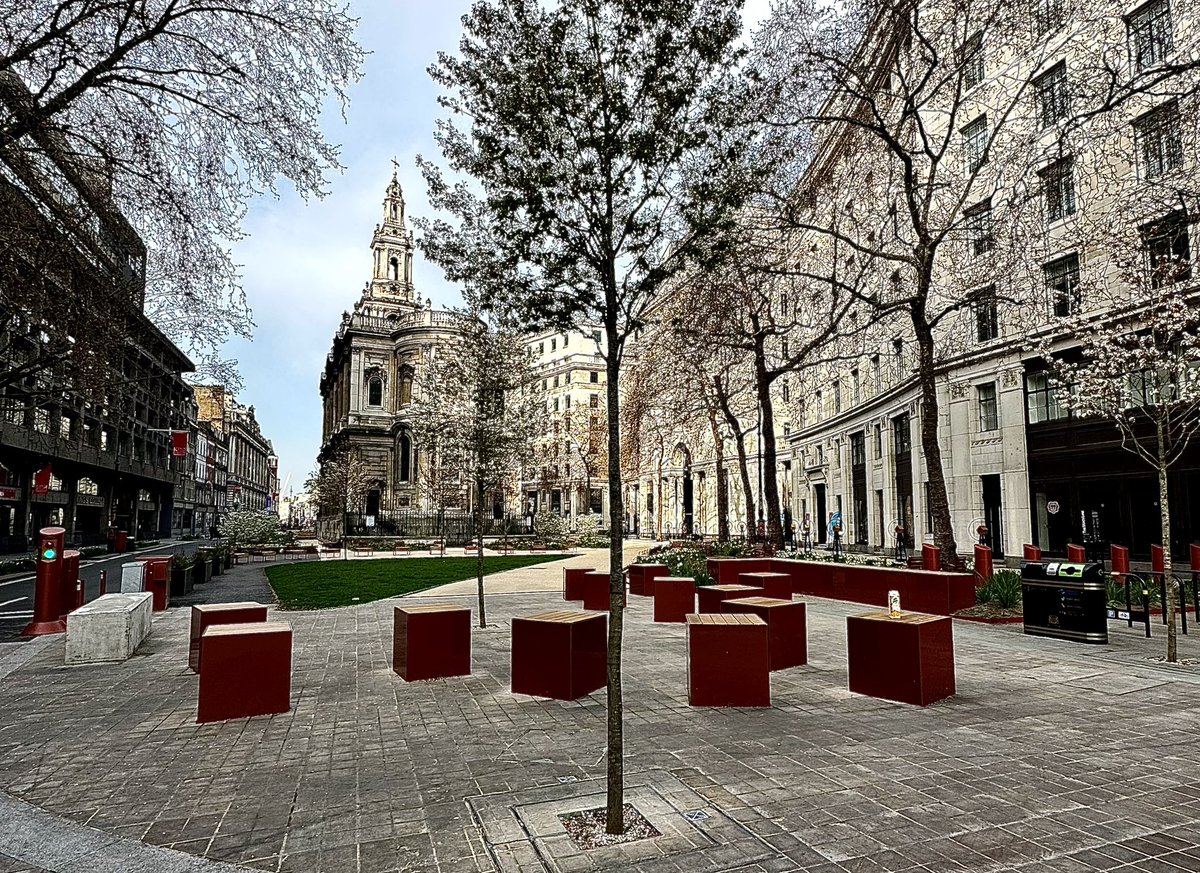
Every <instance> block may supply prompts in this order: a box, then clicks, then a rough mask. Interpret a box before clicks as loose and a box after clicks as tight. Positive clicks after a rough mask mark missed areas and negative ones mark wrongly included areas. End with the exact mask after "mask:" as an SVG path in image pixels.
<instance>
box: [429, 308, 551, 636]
mask: <svg viewBox="0 0 1200 873" xmlns="http://www.w3.org/2000/svg"><path fill="white" fill-rule="evenodd" d="M467 296H468V302H471V297H470V293H469V292H468V295H467ZM532 385H533V376H532V368H531V362H530V355H529V351H528V349H527V347H526V344H525V340H524V338H523V336H522V335H521V334H520V333H519V332H518V331H517V330H516V329H515V328H514V327H513V326H512V325H511V324H505V323H502V322H496V321H493V322H492V323H490V324H489V323H488V322H487V321H485V320H484V313H483V312H482V311H481V310H480V309H479V308H478V307H477V306H472V307H471V308H470V309H469V310H468V311H467V312H464V313H461V314H460V316H459V318H458V330H457V332H456V334H455V335H454V336H453V337H452V338H451V339H449V340H447V341H446V342H445V343H443V344H442V345H441V346H440V347H439V348H437V349H436V350H435V356H434V358H433V359H432V360H431V361H430V362H429V363H428V365H427V366H426V367H424V368H423V369H422V370H421V372H420V373H419V375H418V382H417V386H416V387H417V389H418V390H417V392H416V395H415V396H414V398H413V405H412V410H411V416H412V428H413V434H414V436H415V437H416V439H417V442H418V443H419V444H420V445H421V446H423V447H425V448H426V454H427V455H432V464H430V463H429V462H428V461H427V463H426V465H427V466H433V467H434V468H435V469H437V470H439V471H441V473H442V475H443V476H444V475H445V474H446V473H451V472H456V473H457V474H458V475H459V476H460V477H461V478H460V481H463V482H464V484H467V485H469V486H470V489H471V497H472V504H473V508H474V520H475V536H476V542H477V545H478V549H477V551H476V555H477V562H476V583H477V588H478V595H479V626H480V627H487V614H486V612H485V604H484V597H483V575H484V574H483V534H484V527H485V525H484V520H485V518H486V517H487V513H488V511H489V510H490V508H491V507H490V502H489V498H490V497H492V496H494V495H496V494H497V493H500V494H503V492H504V490H505V487H506V486H507V485H508V484H509V483H510V482H512V481H513V480H515V479H516V478H517V477H518V476H519V475H520V471H521V468H522V465H523V464H524V463H525V462H526V460H527V459H528V457H529V449H530V445H531V444H532V442H533V438H534V435H535V434H536V433H537V430H538V427H539V424H540V417H541V412H542V406H541V403H540V402H539V401H538V400H537V399H536V398H535V396H534V393H533V389H532ZM446 484H450V483H449V482H447V483H446ZM459 493H461V491H460V492H459Z"/></svg>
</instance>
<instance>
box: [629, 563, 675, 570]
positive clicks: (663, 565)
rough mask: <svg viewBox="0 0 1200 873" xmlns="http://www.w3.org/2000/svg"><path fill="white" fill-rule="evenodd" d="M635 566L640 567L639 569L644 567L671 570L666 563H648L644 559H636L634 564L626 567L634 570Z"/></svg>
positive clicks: (646, 568)
mask: <svg viewBox="0 0 1200 873" xmlns="http://www.w3.org/2000/svg"><path fill="white" fill-rule="evenodd" d="M634 567H638V568H639V569H643V570H669V569H671V568H670V567H668V566H667V565H666V564H647V563H644V562H642V561H634V562H633V563H632V564H630V565H629V566H628V567H626V568H625V569H627V570H632V569H633V568H634Z"/></svg>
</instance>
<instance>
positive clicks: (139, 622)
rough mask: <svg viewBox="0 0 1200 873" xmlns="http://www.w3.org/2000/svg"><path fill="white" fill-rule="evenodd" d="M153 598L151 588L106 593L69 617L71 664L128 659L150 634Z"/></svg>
mask: <svg viewBox="0 0 1200 873" xmlns="http://www.w3.org/2000/svg"><path fill="white" fill-rule="evenodd" d="M122 575H123V574H122ZM153 599H154V596H153V595H152V594H151V593H150V592H149V591H144V592H138V593H137V594H125V593H122V594H105V595H104V596H103V597H98V598H96V599H95V600H93V601H92V602H91V603H88V604H85V605H84V606H81V607H79V609H77V610H75V611H74V612H72V613H71V614H70V615H68V616H67V656H66V661H67V663H68V664H93V663H98V662H105V661H124V660H126V659H128V658H129V657H130V656H131V655H132V654H133V652H134V650H135V649H137V647H138V646H140V645H141V644H142V641H143V640H145V639H146V637H148V636H150V616H151V610H152V606H153V603H152V602H153Z"/></svg>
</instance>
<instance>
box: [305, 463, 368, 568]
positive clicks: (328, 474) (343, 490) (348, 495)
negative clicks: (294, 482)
mask: <svg viewBox="0 0 1200 873" xmlns="http://www.w3.org/2000/svg"><path fill="white" fill-rule="evenodd" d="M372 484H373V482H372V480H371V473H370V470H369V468H368V466H367V464H366V463H365V462H364V461H363V460H362V458H360V457H359V456H358V452H357V451H356V450H355V449H352V448H350V447H347V446H343V447H341V448H339V449H335V450H334V452H333V453H332V454H331V455H330V456H329V457H327V458H326V459H325V460H324V461H322V462H321V466H320V469H319V470H315V471H313V472H312V473H310V474H309V476H308V479H307V480H305V482H304V490H305V492H306V493H307V494H308V497H309V501H310V502H311V503H312V505H313V506H315V507H316V508H317V513H318V515H323V516H325V517H329V516H330V515H334V516H336V518H337V519H338V524H337V527H338V528H339V529H340V530H341V531H342V545H343V552H344V551H345V550H344V547H345V545H346V542H345V541H346V537H345V533H346V530H345V524H346V515H347V514H348V513H350V512H353V511H356V510H360V509H362V507H363V506H364V505H365V503H366V499H367V493H368V492H369V491H370V489H371V486H372Z"/></svg>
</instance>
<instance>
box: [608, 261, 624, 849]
mask: <svg viewBox="0 0 1200 873" xmlns="http://www.w3.org/2000/svg"><path fill="white" fill-rule="evenodd" d="M606 296H611V297H612V298H613V299H611V300H610V301H609V303H610V305H609V306H608V307H607V312H608V314H607V316H606V317H605V319H604V328H605V333H606V338H607V340H608V354H607V355H606V357H605V366H604V373H605V377H606V378H607V379H608V384H607V385H606V386H605V390H606V391H607V393H608V527H609V531H610V534H611V535H610V536H609V546H608V583H609V600H608V694H607V697H608V802H607V804H606V806H607V814H606V819H605V828H606V830H607V831H608V833H610V834H621V833H624V832H625V813H624V809H625V733H624V724H623V718H624V703H623V701H622V697H621V637H622V632H623V630H624V617H625V576H624V574H623V572H622V571H623V567H622V564H623V563H624V555H623V552H622V547H623V545H624V542H625V538H624V537H623V536H621V533H622V530H621V528H622V525H623V523H624V513H625V507H624V498H623V497H622V494H621V429H620V426H619V425H620V422H621V409H620V403H621V396H620V393H619V392H618V390H617V387H618V386H617V379H618V376H619V375H620V367H619V362H620V358H619V355H618V352H619V348H620V346H619V340H618V337H617V308H616V305H615V304H616V301H615V296H616V295H615V283H614V290H610V291H609V294H608V295H606Z"/></svg>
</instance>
